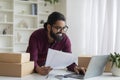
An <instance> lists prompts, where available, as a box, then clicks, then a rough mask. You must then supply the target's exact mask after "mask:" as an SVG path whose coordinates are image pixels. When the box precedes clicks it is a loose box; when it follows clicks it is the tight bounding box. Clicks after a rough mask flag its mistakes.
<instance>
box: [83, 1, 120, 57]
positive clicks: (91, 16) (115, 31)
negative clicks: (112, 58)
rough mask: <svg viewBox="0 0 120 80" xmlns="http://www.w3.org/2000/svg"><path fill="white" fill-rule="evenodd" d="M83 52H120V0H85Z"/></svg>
mask: <svg viewBox="0 0 120 80" xmlns="http://www.w3.org/2000/svg"><path fill="white" fill-rule="evenodd" d="M84 9H85V10H84V11H85V12H84V27H85V31H84V32H85V33H84V34H85V44H84V45H85V53H86V54H94V55H103V54H109V53H113V52H120V35H119V34H120V0H85V5H84Z"/></svg>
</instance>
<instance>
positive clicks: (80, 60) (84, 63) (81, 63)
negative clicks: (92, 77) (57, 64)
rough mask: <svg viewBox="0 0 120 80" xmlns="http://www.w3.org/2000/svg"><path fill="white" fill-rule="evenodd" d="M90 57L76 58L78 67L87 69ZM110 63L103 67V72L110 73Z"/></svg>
mask: <svg viewBox="0 0 120 80" xmlns="http://www.w3.org/2000/svg"><path fill="white" fill-rule="evenodd" d="M90 59H91V56H80V57H78V66H82V67H85V68H87V67H88V64H89V62H90ZM111 65H112V64H111V63H110V62H108V63H107V65H106V67H105V72H110V71H111Z"/></svg>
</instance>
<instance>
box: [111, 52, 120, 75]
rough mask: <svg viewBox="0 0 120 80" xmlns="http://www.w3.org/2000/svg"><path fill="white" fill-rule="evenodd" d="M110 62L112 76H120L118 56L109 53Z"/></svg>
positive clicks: (119, 55) (119, 57)
mask: <svg viewBox="0 0 120 80" xmlns="http://www.w3.org/2000/svg"><path fill="white" fill-rule="evenodd" d="M110 61H111V62H112V68H111V72H112V75H114V76H120V54H119V53H116V52H114V54H112V53H110Z"/></svg>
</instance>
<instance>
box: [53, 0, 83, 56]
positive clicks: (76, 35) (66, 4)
mask: <svg viewBox="0 0 120 80" xmlns="http://www.w3.org/2000/svg"><path fill="white" fill-rule="evenodd" d="M59 1H60V2H59V3H58V4H57V5H56V7H55V10H56V11H60V12H61V13H63V14H64V15H65V16H66V21H67V25H68V26H69V30H68V32H67V35H68V36H69V38H70V40H71V43H72V52H73V54H74V55H76V56H78V55H80V54H81V53H84V46H83V45H84V41H83V38H84V35H85V34H84V33H83V32H84V25H83V23H84V20H83V16H84V2H85V0H59Z"/></svg>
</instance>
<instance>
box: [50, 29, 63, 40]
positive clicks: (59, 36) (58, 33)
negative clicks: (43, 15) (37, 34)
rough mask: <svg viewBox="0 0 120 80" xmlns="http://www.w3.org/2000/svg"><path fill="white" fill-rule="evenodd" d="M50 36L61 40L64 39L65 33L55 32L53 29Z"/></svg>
mask: <svg viewBox="0 0 120 80" xmlns="http://www.w3.org/2000/svg"><path fill="white" fill-rule="evenodd" d="M50 36H51V37H52V38H53V39H54V40H55V41H61V40H62V39H63V35H62V33H61V32H57V33H54V32H53V31H52V30H51V31H50Z"/></svg>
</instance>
